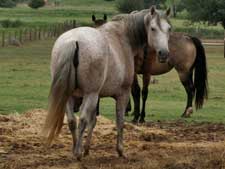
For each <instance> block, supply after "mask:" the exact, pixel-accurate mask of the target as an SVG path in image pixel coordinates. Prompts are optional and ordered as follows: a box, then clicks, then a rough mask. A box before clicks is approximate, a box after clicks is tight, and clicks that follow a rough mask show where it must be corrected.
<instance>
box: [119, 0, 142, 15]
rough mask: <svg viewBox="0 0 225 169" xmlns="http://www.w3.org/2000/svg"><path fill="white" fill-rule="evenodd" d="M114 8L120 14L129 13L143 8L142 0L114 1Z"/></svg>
mask: <svg viewBox="0 0 225 169" xmlns="http://www.w3.org/2000/svg"><path fill="white" fill-rule="evenodd" d="M116 7H117V9H118V10H119V11H120V12H123V13H130V12H132V11H135V10H140V9H143V8H144V1H143V0H116Z"/></svg>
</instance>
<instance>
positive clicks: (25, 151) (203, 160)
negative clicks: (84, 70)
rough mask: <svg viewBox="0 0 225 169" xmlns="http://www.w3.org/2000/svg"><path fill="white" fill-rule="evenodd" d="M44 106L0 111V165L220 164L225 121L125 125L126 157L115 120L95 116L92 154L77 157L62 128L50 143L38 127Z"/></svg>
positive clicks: (20, 168) (168, 167) (19, 168)
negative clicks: (47, 144) (117, 143)
mask: <svg viewBox="0 0 225 169" xmlns="http://www.w3.org/2000/svg"><path fill="white" fill-rule="evenodd" d="M45 114H46V111H45V110H41V109H38V110H33V111H30V112H26V113H24V114H22V115H1V116H0V168H1V169H28V168H29V169H62V168H67V169H76V168H83V169H89V168H90V169H95V168H96V169H97V168H107V169H111V168H118V169H128V168H129V169H131V168H136V169H139V168H145V169H146V168H148V169H203V168H204V169H223V168H225V126H224V125H223V124H211V123H198V124H197V123H196V124H187V123H183V122H179V121H178V122H176V123H166V122H163V123H160V122H154V123H147V124H145V125H144V126H135V125H132V124H129V123H126V125H125V138H124V143H125V152H126V156H127V158H126V159H122V158H118V157H117V154H116V151H115V141H116V140H115V137H116V130H115V124H114V123H113V122H112V121H110V120H108V119H106V118H103V117H99V118H98V123H97V126H96V128H95V131H94V136H93V139H92V146H91V152H90V155H89V156H87V157H85V158H83V160H82V161H81V162H78V161H76V159H75V158H74V157H73V156H72V153H71V146H72V144H71V141H72V140H71V135H70V133H69V130H68V128H67V125H65V126H64V128H63V131H62V133H61V135H60V138H58V139H57V140H56V141H55V142H54V143H53V145H52V146H51V147H50V148H46V147H45V146H44V144H43V138H42V137H41V136H40V130H41V127H42V123H43V121H44V117H45Z"/></svg>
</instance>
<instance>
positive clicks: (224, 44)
mask: <svg viewBox="0 0 225 169" xmlns="http://www.w3.org/2000/svg"><path fill="white" fill-rule="evenodd" d="M223 42H224V43H223V48H224V49H223V55H224V58H225V30H224V39H223Z"/></svg>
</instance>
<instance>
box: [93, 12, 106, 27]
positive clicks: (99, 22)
mask: <svg viewBox="0 0 225 169" xmlns="http://www.w3.org/2000/svg"><path fill="white" fill-rule="evenodd" d="M92 21H93V22H94V27H99V26H101V25H103V24H105V23H106V22H107V15H106V14H104V16H103V19H96V17H95V15H92Z"/></svg>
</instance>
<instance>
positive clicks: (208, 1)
mask: <svg viewBox="0 0 225 169" xmlns="http://www.w3.org/2000/svg"><path fill="white" fill-rule="evenodd" d="M184 2H185V6H186V9H187V11H188V12H189V18H190V19H191V20H192V21H194V22H199V21H203V22H208V23H209V24H214V25H216V24H217V23H220V24H221V25H222V26H223V28H224V32H225V3H224V0H184ZM224 35H225V33H224ZM224 58H225V37H224Z"/></svg>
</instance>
